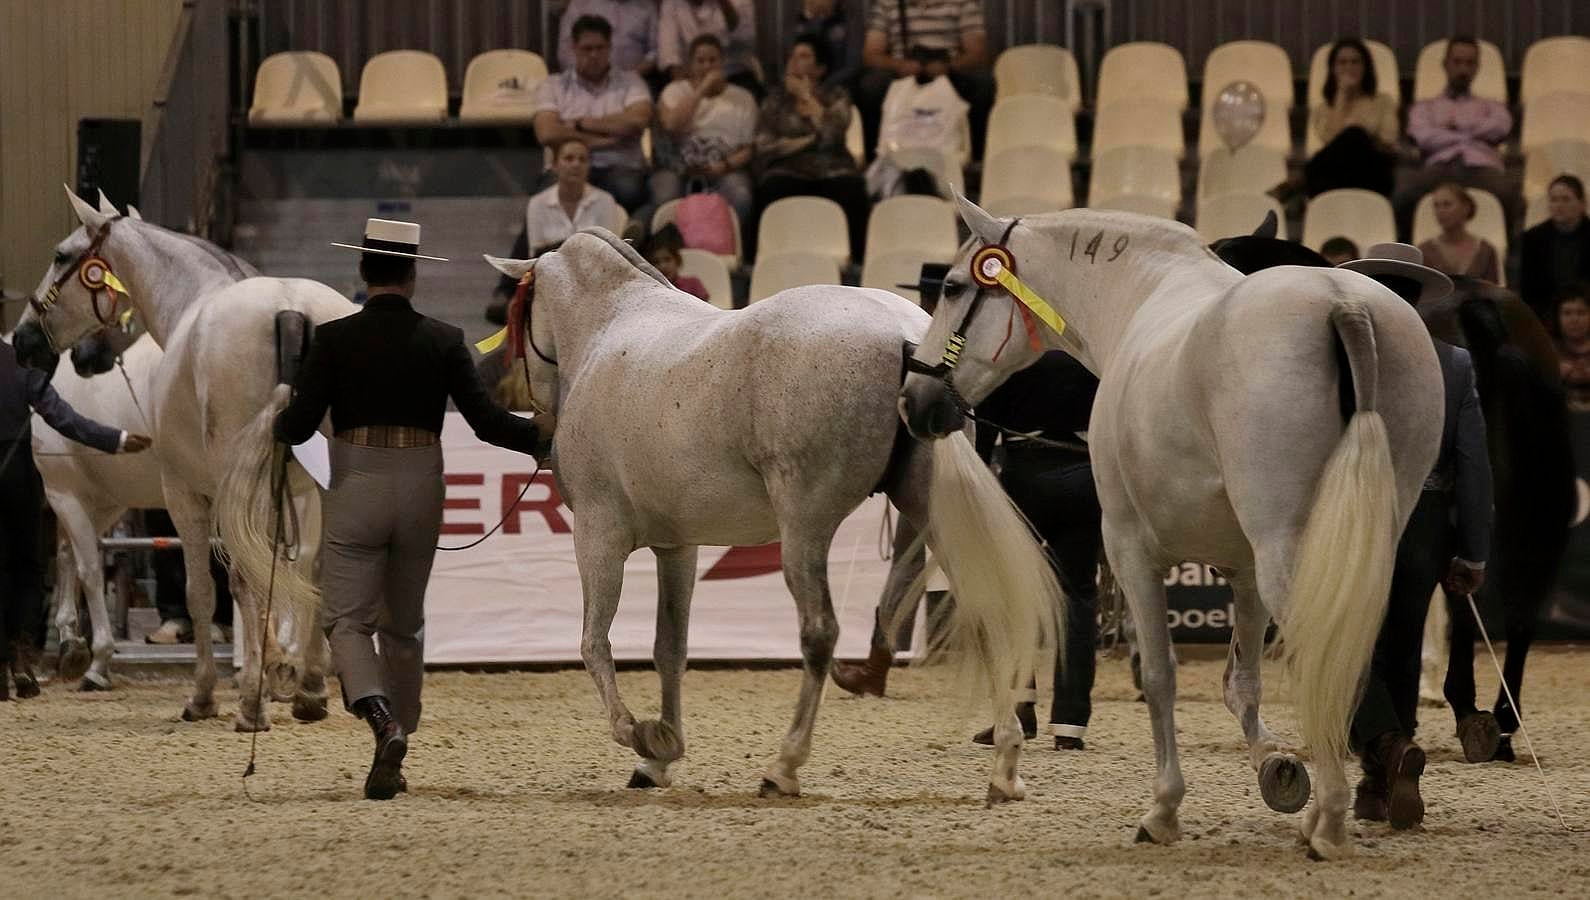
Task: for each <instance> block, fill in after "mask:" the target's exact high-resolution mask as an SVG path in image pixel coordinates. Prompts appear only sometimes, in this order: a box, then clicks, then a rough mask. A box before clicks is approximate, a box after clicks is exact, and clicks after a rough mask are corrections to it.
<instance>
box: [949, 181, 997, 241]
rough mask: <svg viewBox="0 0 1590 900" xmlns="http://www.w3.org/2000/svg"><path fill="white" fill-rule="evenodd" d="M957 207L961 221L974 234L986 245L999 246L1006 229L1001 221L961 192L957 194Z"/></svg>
mask: <svg viewBox="0 0 1590 900" xmlns="http://www.w3.org/2000/svg"><path fill="white" fill-rule="evenodd" d="M955 205H956V207H958V208H959V210H960V213H961V221H963V222H965V223H966V227H967V228H970V229H971V230H972V234H973V235H974V236H976V237H977V238H979V239H981V240H982V241H983V243H985V244H997V243H999V239H1000V238H1001V237H1002V236H1003V235H1004V230H1005V229H1004V228H1003V227H1002V226H1001V225H1000V224H999V220H998V219H996V218H994V217H993V216H991V215H989V214H988V211H987V210H985V209H983V208H982V207H981V206H978V205H977V204H975V203H973V202H972V201H970V200H968V199H966V195H965V194H962V193H961V192H960V191H956V192H955Z"/></svg>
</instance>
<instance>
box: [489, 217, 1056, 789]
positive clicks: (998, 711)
mask: <svg viewBox="0 0 1590 900" xmlns="http://www.w3.org/2000/svg"><path fill="white" fill-rule="evenodd" d="M494 263H495V264H497V265H498V267H499V268H500V269H502V270H503V271H504V272H506V273H507V274H509V275H513V276H519V275H521V274H523V272H524V271H526V270H527V269H528V268H529V267H530V265H531V263H529V262H514V261H507V260H497V261H494ZM534 266H535V286H534V290H533V293H532V294H531V302H530V304H529V307H528V310H529V314H528V318H529V325H528V328H527V330H528V334H529V338H530V351H531V352H530V353H529V357H528V363H529V365H530V373H529V374H530V382H531V386H532V393H533V394H534V396H535V398H536V401H537V405H538V406H541V407H543V408H549V409H550V411H551V412H554V413H555V414H556V416H557V429H556V441H555V444H554V453H555V460H556V466H555V467H556V471H557V478H558V484H559V487H560V488H561V490H562V492H563V496H564V497H566V498H567V499H568V501H569V503H570V505H571V506H572V507H573V509H574V510H575V519H574V550H575V557H576V561H577V563H578V565H579V569H580V581H581V585H582V588H583V590H584V597H585V624H584V636H583V638H582V641H581V653H582V656H583V657H584V660H585V665H586V667H587V669H588V670H589V671H590V673H591V677H592V678H593V680H594V681H595V682H596V687H597V690H598V692H599V693H600V694H601V697H602V703H603V705H604V707H605V709H606V711H607V714H608V719H609V724H610V727H611V729H612V736H613V739H614V740H615V741H617V742H618V743H619V744H621V745H623V746H626V747H631V748H633V749H634V750H635V751H636V753H637V754H639V756H640V757H641V762H640V763H639V764H638V765H637V767H636V771H635V774H634V776H633V777H632V779H631V781H630V786H631V787H652V786H666V785H668V784H670V783H671V781H672V775H671V773H670V766H671V765H672V764H673V763H674V762H675V761H676V760H678V759H680V758H681V757H683V755H684V725H683V721H682V712H681V706H680V693H679V692H680V680H681V676H682V675H683V672H684V667H685V658H686V646H685V644H686V636H687V630H688V619H689V609H690V598H691V592H692V590H693V589H694V586H695V581H696V548H697V546H698V545H701V544H711V545H726V544H761V543H766V542H769V541H774V540H778V541H780V542H781V543H782V550H783V569H784V580H785V584H786V585H788V587H789V590H790V593H791V594H793V595H794V598H795V603H796V609H797V612H798V616H799V620H800V646H801V656H802V660H803V662H804V677H803V680H802V683H801V690H800V699H799V702H798V704H797V706H796V711H795V719H794V722H793V724H792V725H791V726H790V729H789V732H788V734H787V735H786V736H785V738H784V741H783V745H782V748H781V750H780V753H779V755H778V758H777V759H776V760H774V761H773V763H772V764H771V765H770V766H768V768H767V770H766V772H765V774H764V777H763V779H762V785H761V794H762V795H763V796H796V795H798V794H799V793H800V781H799V778H798V775H797V769H798V768H799V767H800V766H801V765H802V764H803V763H804V762H805V761H806V759H807V757H808V755H809V753H810V749H811V741H812V729H813V725H814V723H815V720H816V714H817V707H818V704H819V701H820V700H821V697H822V688H823V681H824V679H825V678H826V677H827V675H828V669H829V664H830V662H831V660H832V657H833V649H834V643H835V641H836V640H837V638H838V623H837V622H836V621H835V618H834V612H833V607H832V603H831V599H830V596H829V590H828V566H827V560H828V550H829V544H830V543H831V542H832V540H833V536H834V532H835V530H836V529H837V528H838V526H839V524H840V522H842V521H843V520H844V518H845V517H846V516H847V515H849V514H850V512H851V511H853V510H854V509H855V508H856V507H857V506H858V505H859V504H860V503H861V502H862V501H863V500H865V499H866V497H867V495H868V493H869V492H873V491H876V490H884V491H886V492H887V493H888V495H889V497H890V499H891V500H892V501H893V502H894V503H895V505H896V506H897V507H898V508H899V509H900V510H901V513H902V515H903V516H904V517H906V518H908V519H910V520H911V521H912V522H914V523H916V524H917V525H918V526H919V527H920V526H924V525H925V526H926V531H927V542H928V546H929V547H930V548H932V549H933V552H934V554H935V556H937V557H938V559H939V561H940V563H941V564H942V565H943V566H944V568H945V569H946V571H947V573H948V574H949V576H950V579H951V582H952V584H953V586H954V588H955V593H956V597H957V600H958V603H957V612H958V617H959V618H958V620H957V621H955V622H952V623H951V627H952V628H953V629H957V633H959V634H962V635H965V636H968V637H969V638H970V640H969V641H968V642H967V643H968V647H967V650H966V653H965V655H964V656H963V659H964V660H966V661H968V662H970V663H971V664H973V665H976V666H978V667H979V669H980V670H982V672H980V674H979V676H978V677H979V678H980V679H981V678H984V677H989V678H991V679H992V680H991V681H988V682H985V683H986V684H988V685H989V686H990V690H991V692H992V694H993V696H994V710H995V721H996V722H997V723H998V727H997V729H996V737H997V750H996V754H997V755H996V760H995V764H994V772H993V775H992V778H991V783H990V786H989V793H988V797H989V801H990V802H991V803H992V802H997V801H1003V800H1012V799H1020V798H1021V797H1023V796H1024V787H1023V785H1022V782H1021V779H1020V777H1019V776H1018V775H1017V771H1016V770H1017V760H1018V757H1019V754H1020V750H1021V731H1020V726H1019V725H1018V723H1017V721H1016V717H1015V710H1014V699H1013V693H1012V690H1011V688H1012V686H1013V685H1014V684H1016V683H1017V682H1018V680H1022V681H1023V683H1024V679H1025V677H1027V675H1028V674H1030V672H1031V671H1032V669H1033V666H1034V665H1035V662H1036V658H1037V656H1036V654H1037V652H1038V647H1039V643H1040V640H1041V639H1042V637H1043V636H1044V635H1045V633H1046V632H1047V633H1048V634H1051V635H1052V633H1053V625H1054V616H1055V610H1056V609H1057V608H1058V600H1059V588H1058V586H1057V584H1056V583H1055V580H1054V577H1053V576H1052V575H1051V574H1050V571H1049V567H1048V566H1047V565H1046V564H1045V563H1044V559H1043V555H1042V552H1041V551H1040V550H1039V548H1038V545H1037V543H1036V541H1035V540H1034V539H1033V537H1032V534H1031V532H1030V531H1029V530H1028V529H1027V528H1026V526H1025V524H1024V523H1023V522H1022V521H1021V520H1020V518H1019V517H1018V515H1017V514H1016V512H1015V511H1014V507H1013V506H1011V504H1010V502H1009V500H1008V499H1007V498H1006V497H1005V495H1004V492H1003V491H1001V490H1000V488H999V485H998V482H997V481H995V480H994V478H993V476H992V475H991V474H990V473H988V471H987V469H986V468H985V467H984V466H983V465H982V463H981V461H980V460H978V459H977V456H976V454H975V452H974V451H973V450H972V449H971V446H970V444H969V443H968V442H967V441H966V440H965V439H964V438H958V439H957V440H955V441H944V442H939V443H938V444H937V445H935V454H934V456H932V457H930V456H929V454H928V453H927V452H926V448H925V447H923V446H921V445H919V444H917V443H916V442H914V441H909V440H908V439H907V438H905V437H904V436H903V435H902V434H901V429H900V422H899V420H898V417H897V414H896V410H895V397H896V394H897V393H898V385H899V383H900V374H901V367H902V363H903V359H902V350H903V346H904V342H906V341H908V340H913V339H915V338H917V337H918V336H920V334H921V333H922V330H923V329H924V328H925V327H926V325H927V316H926V315H925V314H924V313H922V311H921V310H920V309H918V308H917V307H916V306H914V305H913V304H911V303H909V302H907V301H905V300H903V299H901V298H899V297H897V296H895V295H893V294H890V293H886V292H883V291H869V290H857V289H848V288H837V287H813V288H801V289H797V290H791V291H785V292H783V293H780V294H777V295H775V296H773V297H771V298H769V299H767V300H764V301H762V302H760V303H757V304H756V305H754V306H752V307H750V308H748V309H745V310H740V311H732V312H731V311H725V310H721V309H717V308H715V307H712V306H709V305H708V304H705V303H702V302H700V301H699V300H696V299H695V298H693V297H691V296H689V295H687V294H684V293H681V292H680V291H678V290H676V289H675V288H673V286H672V285H670V284H669V283H668V282H667V280H666V279H664V278H663V277H662V275H661V274H660V273H658V272H657V271H656V270H655V269H653V268H652V267H651V266H650V265H649V264H647V263H646V262H645V260H643V259H641V258H640V256H639V255H638V254H637V253H636V252H635V251H634V250H633V249H632V248H631V247H629V246H628V245H627V244H625V243H623V242H622V241H619V240H618V239H617V238H615V237H614V236H613V235H612V234H610V233H608V232H606V231H603V230H601V229H591V230H590V231H588V232H584V233H580V234H576V235H574V236H573V237H571V238H569V240H568V241H566V242H564V244H563V245H562V247H561V248H560V249H559V250H558V251H556V252H554V253H551V254H547V255H544V256H542V257H540V258H539V260H538V261H536V262H535V263H534ZM897 439H898V440H906V441H907V443H906V444H905V445H904V446H902V447H898V448H897V446H896V441H897ZM891 459H892V462H891ZM930 479H931V480H932V481H933V493H932V498H931V503H930V501H929V481H930ZM930 513H931V518H930V517H929V516H930ZM945 529H949V530H950V531H951V532H953V533H954V534H955V540H953V541H951V540H950V539H949V536H948V534H946V533H945ZM641 547H650V548H651V550H652V552H653V553H655V554H656V556H657V566H658V602H657V640H656V645H655V649H654V653H653V659H654V661H655V663H656V666H657V673H658V675H659V677H660V678H661V681H662V716H661V719H660V721H657V720H652V721H640V722H637V721H636V720H635V717H634V716H633V715H632V714H631V713H630V711H629V709H628V708H627V707H625V705H624V703H623V701H622V700H620V698H619V694H618V685H617V682H616V680H615V675H614V667H613V656H612V649H611V646H610V645H609V643H608V630H609V628H610V626H611V625H612V622H613V616H614V614H615V612H616V611H617V609H618V601H619V593H620V590H621V588H622V580H623V575H624V560H625V558H626V557H628V556H629V554H630V553H632V552H634V551H635V550H637V549H639V548H641ZM897 565H898V563H897ZM971 683H976V682H971Z"/></svg>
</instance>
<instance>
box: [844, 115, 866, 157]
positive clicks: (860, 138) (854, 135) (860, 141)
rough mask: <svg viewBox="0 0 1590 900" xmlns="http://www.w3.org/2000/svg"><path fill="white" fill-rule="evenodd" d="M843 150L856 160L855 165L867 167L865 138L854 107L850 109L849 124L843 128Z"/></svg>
mask: <svg viewBox="0 0 1590 900" xmlns="http://www.w3.org/2000/svg"><path fill="white" fill-rule="evenodd" d="M845 149H846V150H849V151H850V155H851V156H853V157H855V158H856V165H858V166H861V167H863V168H865V167H866V165H867V136H866V134H865V133H864V132H863V131H862V130H861V113H859V112H857V111H856V107H855V106H851V107H850V124H849V125H847V126H845Z"/></svg>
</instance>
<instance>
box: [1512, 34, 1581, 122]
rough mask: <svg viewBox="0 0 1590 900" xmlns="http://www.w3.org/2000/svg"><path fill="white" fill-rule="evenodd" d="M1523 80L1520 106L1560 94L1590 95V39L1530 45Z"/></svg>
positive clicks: (1571, 38)
mask: <svg viewBox="0 0 1590 900" xmlns="http://www.w3.org/2000/svg"><path fill="white" fill-rule="evenodd" d="M1521 76H1522V77H1521V79H1520V83H1519V90H1518V102H1519V103H1521V104H1522V105H1524V106H1529V105H1530V104H1531V103H1534V102H1535V100H1537V99H1538V98H1540V97H1544V96H1546V95H1547V94H1553V93H1557V92H1559V91H1577V92H1580V93H1590V38H1584V37H1577V36H1567V37H1553V38H1545V39H1543V40H1538V41H1536V42H1534V43H1533V44H1530V45H1529V49H1528V50H1525V51H1524V65H1523V70H1522V73H1521ZM1526 118H1527V116H1526Z"/></svg>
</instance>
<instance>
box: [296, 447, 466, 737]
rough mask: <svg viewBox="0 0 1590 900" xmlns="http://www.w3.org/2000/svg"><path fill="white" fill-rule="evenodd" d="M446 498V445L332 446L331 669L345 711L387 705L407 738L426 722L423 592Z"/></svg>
mask: <svg viewBox="0 0 1590 900" xmlns="http://www.w3.org/2000/svg"><path fill="white" fill-rule="evenodd" d="M443 492H444V487H443V483H442V448H441V446H440V445H439V444H438V445H435V446H431V447H417V448H412V449H386V448H376V447H360V446H356V445H354V444H350V443H348V442H347V441H340V440H333V441H332V442H331V490H330V491H329V492H328V493H327V495H326V501H325V549H324V552H323V556H322V559H321V564H320V565H321V568H320V588H321V595H322V598H323V599H322V604H323V606H322V608H323V611H324V618H325V628H326V639H327V640H328V641H329V642H330V643H331V664H332V666H333V667H334V668H335V669H336V672H337V677H338V678H340V679H341V681H342V699H343V702H344V703H345V704H347V705H348V706H350V707H351V706H352V705H353V704H354V703H356V702H358V701H359V700H362V699H364V698H365V697H371V696H377V695H379V696H383V697H386V698H387V701H388V702H389V703H390V704H391V705H392V710H393V713H394V714H395V715H396V716H397V719H398V722H399V724H401V725H402V726H403V730H404V731H408V732H412V731H414V730H415V729H416V728H418V727H419V723H420V686H421V685H422V684H423V682H424V678H425V645H424V639H423V634H422V629H423V628H424V627H425V584H426V582H427V581H428V580H429V579H430V575H431V561H432V559H433V558H434V556H435V553H436V539H437V536H438V534H439V533H440V531H441V527H442V494H443ZM375 635H380V649H379V651H378V650H377V648H376V645H375V642H374V641H373V640H372V638H373V637H374V636H375Z"/></svg>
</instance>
